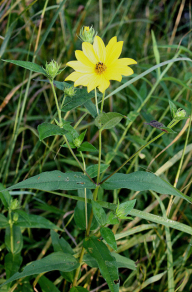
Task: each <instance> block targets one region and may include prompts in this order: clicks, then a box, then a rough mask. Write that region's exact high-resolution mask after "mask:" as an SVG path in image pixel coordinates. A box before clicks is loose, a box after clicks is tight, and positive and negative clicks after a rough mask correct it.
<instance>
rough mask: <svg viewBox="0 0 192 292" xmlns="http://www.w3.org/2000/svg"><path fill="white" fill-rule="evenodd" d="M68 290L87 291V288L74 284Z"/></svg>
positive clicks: (73, 291) (70, 291)
mask: <svg viewBox="0 0 192 292" xmlns="http://www.w3.org/2000/svg"><path fill="white" fill-rule="evenodd" d="M69 292H89V291H88V290H87V289H85V288H83V287H80V286H76V287H72V288H71V289H70V290H69Z"/></svg>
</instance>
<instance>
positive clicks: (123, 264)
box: [111, 252, 136, 270]
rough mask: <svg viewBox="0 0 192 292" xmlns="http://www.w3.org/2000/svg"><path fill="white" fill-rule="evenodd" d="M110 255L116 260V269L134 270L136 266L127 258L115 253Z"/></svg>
mask: <svg viewBox="0 0 192 292" xmlns="http://www.w3.org/2000/svg"><path fill="white" fill-rule="evenodd" d="M111 255H112V256H113V257H114V258H115V259H116V262H117V266H118V268H127V269H130V270H136V264H135V262H134V261H132V260H130V259H129V258H127V257H124V256H121V255H120V254H118V253H116V252H112V253H111Z"/></svg>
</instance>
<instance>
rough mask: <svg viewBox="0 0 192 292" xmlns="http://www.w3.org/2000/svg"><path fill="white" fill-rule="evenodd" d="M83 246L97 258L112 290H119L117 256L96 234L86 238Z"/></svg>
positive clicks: (113, 291) (115, 291)
mask: <svg viewBox="0 0 192 292" xmlns="http://www.w3.org/2000/svg"><path fill="white" fill-rule="evenodd" d="M83 246H84V248H85V249H86V250H87V252H88V253H89V254H90V255H91V256H92V257H93V258H95V259H96V261H97V263H98V265H99V269H100V272H101V274H102V276H103V278H104V279H105V280H106V282H107V284H108V286H109V289H110V291H111V292H119V275H118V268H117V263H116V260H115V258H114V257H113V256H112V255H111V253H110V251H109V250H108V248H107V246H106V245H105V244H104V243H103V242H102V241H100V240H98V239H97V237H95V236H91V237H89V238H86V239H85V240H84V241H83Z"/></svg>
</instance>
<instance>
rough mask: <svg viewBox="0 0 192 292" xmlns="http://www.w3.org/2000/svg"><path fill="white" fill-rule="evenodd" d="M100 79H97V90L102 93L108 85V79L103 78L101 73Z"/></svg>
mask: <svg viewBox="0 0 192 292" xmlns="http://www.w3.org/2000/svg"><path fill="white" fill-rule="evenodd" d="M99 77H100V80H99V87H98V88H99V91H101V92H102V93H103V92H104V91H105V90H106V89H107V88H108V87H109V85H110V82H109V80H107V79H105V77H104V76H103V75H100V76H99Z"/></svg>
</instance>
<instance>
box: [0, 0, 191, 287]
mask: <svg viewBox="0 0 192 292" xmlns="http://www.w3.org/2000/svg"><path fill="white" fill-rule="evenodd" d="M60 3H61V1H59V0H58V1H53V0H49V1H48V0H46V1H40V0H37V1H25V0H17V1H13V0H8V1H3V0H2V1H0V44H1V48H0V55H1V58H2V59H11V60H23V61H31V62H35V63H37V64H39V65H42V66H45V63H46V61H47V62H50V61H51V60H52V59H54V60H56V61H57V62H59V63H61V64H62V66H61V67H62V68H64V67H65V66H66V63H67V62H68V61H69V60H74V59H75V55H74V51H75V50H76V49H81V41H80V39H79V38H78V34H79V31H80V29H81V27H82V26H83V25H85V26H91V25H92V26H93V27H94V28H95V30H96V31H97V32H98V35H99V36H101V37H102V38H103V40H104V42H105V43H107V42H108V41H109V40H110V38H111V37H113V36H117V38H118V41H120V40H123V41H124V45H123V52H122V55H121V57H129V58H133V59H135V60H137V62H138V65H137V66H135V67H134V75H133V76H131V77H128V78H129V79H128V78H127V77H126V78H123V80H122V84H124V83H125V82H127V81H128V80H131V78H133V77H137V76H138V75H139V74H141V73H143V72H145V71H146V70H148V69H150V68H151V67H153V66H154V65H158V64H160V63H162V62H164V61H168V60H171V59H174V58H178V57H187V58H191V57H192V52H191V44H192V38H191V1H190V0H189V1H185V0H182V1H181V0H178V1H176V0H169V1H166V0H162V1H158V0H153V1H149V0H145V1H143V0H130V1H128V0H127V1H126V0H124V1H123V0H122V1H121V2H120V1H115V0H114V1H113V0H111V1H109V0H108V1H107V0H106V1H105V0H103V1H102V0H99V1H94V0H92V1H91V0H89V1H78V0H73V1H66V3H65V5H64V6H62V9H61V10H60V12H59V13H58V15H56V11H57V9H58V7H59V4H60ZM167 66H168V67H167ZM70 72H71V70H70V68H68V67H67V68H66V69H65V70H64V71H63V72H62V73H61V74H60V75H59V76H57V78H56V79H57V80H58V81H63V80H64V78H65V77H66V76H67V75H68V74H69V73H70ZM162 73H163V74H162ZM41 77H42V76H39V75H38V73H29V71H27V70H26V71H25V70H24V69H23V68H20V67H17V66H15V65H13V64H10V63H5V62H3V61H0V86H1V92H0V112H1V115H0V175H1V182H2V183H3V184H4V186H10V185H13V184H14V183H17V182H19V181H21V180H23V179H26V178H29V177H31V176H33V175H36V174H39V173H41V172H42V171H47V170H54V169H58V170H61V171H63V172H65V171H69V170H78V166H77V164H76V162H75V161H74V160H73V158H72V157H71V155H70V154H69V152H68V151H67V149H64V148H62V149H60V144H61V141H60V140H59V138H58V137H56V138H54V139H52V138H50V139H47V140H46V142H40V141H39V139H38V132H37V126H38V125H39V124H40V123H42V122H43V121H50V120H52V119H53V118H54V117H55V113H56V106H55V103H54V98H53V94H52V91H51V88H50V85H49V84H48V83H45V82H43V81H40V80H41V79H42V78H41ZM191 80H192V67H191V63H190V62H188V61H177V62H173V63H169V64H168V65H164V66H161V67H159V68H157V69H156V70H153V71H151V72H150V73H149V74H146V75H145V76H143V77H142V78H140V79H138V80H136V81H135V82H133V83H131V84H130V85H129V86H127V87H125V88H124V89H123V90H121V91H117V92H116V93H115V94H113V95H110V93H111V92H112V91H114V90H115V89H116V88H117V87H118V86H119V84H118V83H117V82H115V81H112V82H111V86H110V88H109V89H108V90H107V93H106V95H110V96H109V98H108V99H107V100H106V102H105V110H106V111H114V112H116V111H117V112H121V113H122V114H123V115H128V114H129V113H130V112H132V115H133V116H135V115H136V116H137V117H136V119H135V120H134V121H133V123H129V126H126V125H125V123H122V124H120V125H119V126H117V127H116V128H115V129H113V130H111V131H110V134H109V132H107V131H106V132H105V133H104V134H103V138H102V139H103V143H104V144H105V146H104V147H103V149H102V155H103V156H102V157H103V162H104V158H105V157H106V159H107V157H109V153H110V152H114V151H115V152H116V156H115V158H114V160H113V163H112V164H111V165H110V171H113V170H115V169H116V168H118V167H119V166H120V165H121V164H122V163H123V162H124V161H125V159H127V158H128V157H130V156H131V155H132V154H133V153H134V152H136V151H137V150H138V149H139V147H141V146H142V145H144V144H145V142H146V141H148V140H149V139H150V138H151V137H153V136H154V133H155V131H159V130H157V129H153V128H151V127H150V126H147V125H146V124H145V122H149V121H151V120H157V121H160V122H162V123H163V124H165V125H168V123H169V122H170V121H171V113H170V109H169V99H171V100H172V101H173V102H174V103H175V105H176V106H177V107H178V108H180V107H181V108H183V109H185V110H186V112H187V115H188V116H189V115H190V113H191ZM83 113H84V109H83V108H81V107H80V108H78V110H74V111H72V112H71V113H70V114H69V115H68V116H67V119H68V120H69V121H76V120H77V119H79V118H80V117H81V116H82V115H83ZM92 124H93V121H92V120H91V119H90V118H87V119H85V120H84V122H83V123H81V124H79V126H78V127H77V130H78V131H81V130H84V129H86V128H87V127H88V126H89V125H92ZM189 125H190V121H189V119H188V120H183V121H181V122H179V123H178V124H177V125H176V126H175V128H174V130H175V131H176V133H175V134H169V135H163V136H162V138H160V139H159V140H157V141H156V142H155V143H153V144H152V145H150V146H149V147H148V148H146V149H144V150H143V151H142V153H139V154H138V155H137V156H135V158H134V159H133V160H132V161H131V162H130V163H129V164H127V165H125V166H124V168H123V172H124V173H131V172H133V171H138V170H143V171H145V170H148V171H151V172H153V173H157V174H158V175H160V176H161V177H162V178H163V179H165V180H167V181H169V182H170V183H171V184H172V185H174V186H175V187H177V188H178V189H179V190H181V191H182V192H183V193H184V194H186V195H188V196H190V195H191V176H192V168H191V165H192V158H191V155H192V138H191V130H190V131H189V132H187V131H188V129H189ZM187 133H188V134H187ZM97 137H98V130H97V128H96V127H92V128H91V130H89V131H88V132H87V141H90V142H91V143H93V144H94V145H97ZM183 149H184V152H183ZM160 152H161V154H160V155H158V154H159V153H160ZM85 157H86V163H87V165H89V163H97V157H95V156H94V155H91V154H87V155H86V156H85ZM153 159H154V161H152V160H153ZM151 162H152V163H151ZM12 195H17V196H18V199H19V201H20V204H21V206H22V208H23V210H25V211H26V212H27V213H28V212H29V213H31V214H37V215H41V216H43V217H45V218H47V219H49V220H50V221H52V222H53V223H55V224H56V225H58V226H63V227H65V225H66V224H68V225H67V229H66V232H65V239H66V240H68V242H69V243H70V244H71V245H72V247H73V248H75V247H76V248H77V249H78V246H75V243H76V242H77V244H79V242H80V241H81V240H82V239H83V236H84V235H83V233H82V231H80V230H79V229H78V228H76V226H75V224H74V221H73V220H72V221H70V220H69V218H70V217H71V214H72V211H73V210H74V208H75V204H76V203H75V201H73V200H71V199H66V198H63V197H59V196H56V195H55V194H50V193H44V192H41V191H34V190H31V193H29V192H22V194H21V195H20V194H19V192H12ZM100 196H101V197H102V196H103V198H104V200H106V201H109V202H113V203H117V201H118V199H119V200H120V201H121V202H123V201H124V200H129V199H133V198H136V200H137V203H136V208H137V209H140V210H145V211H147V212H150V213H152V214H155V215H159V216H162V217H163V216H166V215H167V216H169V218H170V219H172V220H175V221H178V222H182V223H185V224H186V225H189V226H192V223H191V222H192V215H191V214H192V207H191V205H190V204H189V203H187V202H186V201H183V200H182V199H176V200H174V201H173V204H172V207H171V209H170V210H168V207H169V198H168V196H166V195H159V196H157V195H156V194H155V193H154V192H152V191H151V192H150V191H147V192H141V193H139V192H136V193H135V192H134V191H128V190H124V189H122V190H120V191H117V190H115V191H113V192H111V191H108V192H105V194H100ZM0 206H1V211H2V212H4V211H3V205H2V204H1V205H0ZM169 211H170V213H169ZM168 213H169V214H168ZM129 230H130V232H128V231H129ZM113 231H114V232H118V233H121V232H126V231H127V236H126V237H123V238H120V239H119V240H118V241H117V244H118V252H119V253H121V254H122V255H124V256H127V257H130V258H131V259H132V260H134V261H135V262H136V264H137V269H136V270H135V271H131V270H128V269H123V268H122V269H120V281H121V288H120V291H134V292H139V291H186V292H189V291H191V290H192V284H191V283H192V276H191V274H192V264H191V260H192V255H191V253H192V246H191V244H192V240H191V235H190V234H186V233H184V232H181V231H178V230H174V229H170V234H169V235H170V236H169V239H170V242H171V243H172V244H171V245H169V242H166V229H165V227H163V226H162V225H158V224H152V223H151V222H149V221H146V220H143V219H141V218H137V217H136V218H134V219H133V220H132V221H123V220H122V221H121V222H120V224H119V225H115V226H114V227H113ZM0 235H1V236H0V249H1V257H0V258H1V265H0V276H1V278H3V277H4V276H5V275H4V257H5V255H6V253H7V251H6V248H5V244H4V230H1V231H0ZM23 237H24V245H23V249H22V253H21V254H22V257H23V264H22V265H25V264H26V263H28V262H31V261H33V260H36V259H40V258H42V257H43V256H44V255H46V254H49V253H50V252H52V251H53V249H52V246H51V240H50V233H49V231H48V230H47V229H42V230H39V229H29V228H28V229H24V230H23ZM74 242H75V243H74ZM169 247H171V248H170V249H169ZM167 255H168V256H167ZM168 261H170V263H168ZM169 264H170V265H171V267H172V271H173V279H172V281H173V282H174V287H175V290H171V288H170V285H169V281H170V278H169V277H168V275H167V274H166V273H165V274H163V272H165V271H166V270H167V266H168V265H169ZM46 277H47V278H48V279H50V280H51V281H52V282H53V283H54V285H55V286H57V288H58V289H59V290H60V291H69V283H68V282H66V281H65V280H63V278H62V277H61V276H60V274H59V272H58V273H57V272H52V273H49V274H47V275H46ZM31 283H32V282H31ZM122 283H124V285H122ZM79 285H82V286H83V285H84V287H86V288H87V289H88V290H89V291H97V290H98V291H108V290H107V285H106V283H105V281H104V279H103V278H102V277H100V275H99V273H98V271H97V270H96V269H95V268H92V269H91V270H90V269H87V267H86V265H84V266H83V270H82V276H81V278H80V283H79ZM26 287H27V289H28V290H21V289H25V288H21V287H19V285H18V286H17V287H16V288H17V290H16V291H33V289H32V284H31V287H30V286H26ZM36 289H37V291H41V290H40V287H39V286H38V284H37V285H36ZM105 289H106V290H105ZM3 291H4V290H3ZM10 291H11V290H10ZM47 291H49V290H47Z"/></svg>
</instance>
